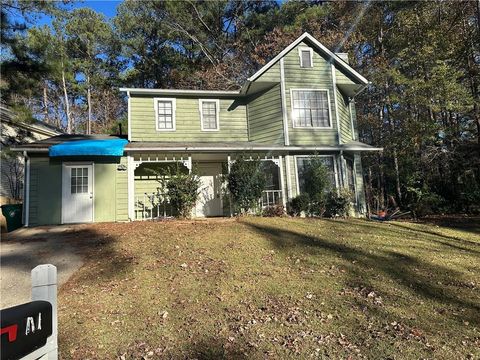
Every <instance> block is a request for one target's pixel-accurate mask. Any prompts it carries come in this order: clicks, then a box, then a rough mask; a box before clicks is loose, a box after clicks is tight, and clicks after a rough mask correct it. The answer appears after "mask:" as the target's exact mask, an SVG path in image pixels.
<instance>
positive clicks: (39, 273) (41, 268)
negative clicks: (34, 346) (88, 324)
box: [30, 264, 58, 360]
mask: <svg viewBox="0 0 480 360" xmlns="http://www.w3.org/2000/svg"><path fill="white" fill-rule="evenodd" d="M32 300H33V301H35V300H45V301H48V302H49V303H50V304H52V335H51V336H50V337H49V338H48V339H47V344H46V345H45V347H44V348H43V353H39V354H38V355H39V356H41V358H40V359H41V360H47V359H48V360H57V358H58V345H57V341H58V335H57V334H58V332H57V330H58V328H57V327H58V321H57V268H56V266H54V265H51V264H45V265H38V266H37V267H35V268H33V270H32ZM38 350H42V349H38ZM34 354H35V352H34V353H32V354H30V355H33V356H32V357H31V359H37V357H35V356H36V355H34Z"/></svg>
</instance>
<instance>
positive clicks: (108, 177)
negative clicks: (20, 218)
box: [29, 156, 128, 226]
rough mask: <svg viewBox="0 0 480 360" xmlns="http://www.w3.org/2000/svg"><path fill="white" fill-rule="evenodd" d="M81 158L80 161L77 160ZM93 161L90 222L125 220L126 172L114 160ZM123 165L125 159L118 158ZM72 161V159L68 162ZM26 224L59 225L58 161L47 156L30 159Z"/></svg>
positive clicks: (60, 210) (60, 172)
mask: <svg viewBox="0 0 480 360" xmlns="http://www.w3.org/2000/svg"><path fill="white" fill-rule="evenodd" d="M77 161H80V162H81V161H82V160H77ZM83 161H84V162H92V161H93V162H94V221H95V222H103V221H126V220H127V218H128V216H127V172H126V171H120V170H118V169H117V167H118V165H119V163H118V162H117V161H118V160H114V161H111V160H104V159H95V160H91V159H90V160H89V159H83ZM121 161H122V163H124V164H126V158H122V159H121ZM68 162H71V163H74V162H73V161H68ZM29 208H30V213H29V225H30V226H37V225H52V224H60V223H61V218H62V162H61V161H60V160H55V159H50V158H48V157H37V156H33V157H31V158H30V206H29Z"/></svg>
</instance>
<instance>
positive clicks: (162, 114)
mask: <svg viewBox="0 0 480 360" xmlns="http://www.w3.org/2000/svg"><path fill="white" fill-rule="evenodd" d="M154 104H155V116H156V127H157V131H175V107H176V102H175V99H170V98H155V99H154Z"/></svg>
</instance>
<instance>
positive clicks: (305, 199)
mask: <svg viewBox="0 0 480 360" xmlns="http://www.w3.org/2000/svg"><path fill="white" fill-rule="evenodd" d="M289 205H290V206H289V213H290V214H291V215H293V216H299V215H300V214H301V213H302V212H305V213H309V211H310V196H309V195H308V194H307V193H303V194H300V195H298V196H297V197H294V198H293V199H292V200H290V204H289Z"/></svg>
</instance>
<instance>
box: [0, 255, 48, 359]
mask: <svg viewBox="0 0 480 360" xmlns="http://www.w3.org/2000/svg"><path fill="white" fill-rule="evenodd" d="M0 317H1V319H0V321H1V337H2V338H1V351H0V352H1V359H2V360H4V359H8V360H16V359H22V360H34V359H41V360H56V359H57V358H58V345H57V339H58V336H57V268H56V267H55V266H53V265H50V264H47V265H39V266H37V267H36V268H34V269H33V270H32V301H31V302H29V303H26V304H21V305H18V306H14V307H11V308H8V309H2V310H1V316H0Z"/></svg>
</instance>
